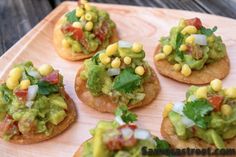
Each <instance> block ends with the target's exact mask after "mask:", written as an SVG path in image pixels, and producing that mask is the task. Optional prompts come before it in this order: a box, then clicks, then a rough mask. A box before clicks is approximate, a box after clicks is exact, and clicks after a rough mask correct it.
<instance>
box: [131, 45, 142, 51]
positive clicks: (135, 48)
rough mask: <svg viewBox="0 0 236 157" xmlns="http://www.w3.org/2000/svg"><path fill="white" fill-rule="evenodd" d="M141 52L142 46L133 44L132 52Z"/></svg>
mask: <svg viewBox="0 0 236 157" xmlns="http://www.w3.org/2000/svg"><path fill="white" fill-rule="evenodd" d="M142 50H143V45H142V44H140V43H133V45H132V51H134V52H136V53H139V52H141V51H142Z"/></svg>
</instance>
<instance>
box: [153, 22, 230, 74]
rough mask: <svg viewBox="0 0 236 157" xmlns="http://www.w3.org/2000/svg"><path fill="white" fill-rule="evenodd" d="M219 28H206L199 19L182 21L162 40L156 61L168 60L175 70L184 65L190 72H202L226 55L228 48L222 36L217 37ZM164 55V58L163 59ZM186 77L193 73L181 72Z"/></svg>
mask: <svg viewBox="0 0 236 157" xmlns="http://www.w3.org/2000/svg"><path fill="white" fill-rule="evenodd" d="M216 29H217V27H214V28H213V29H210V28H205V27H204V26H203V25H202V23H201V21H200V19H199V18H194V19H185V20H181V21H180V23H179V25H178V26H176V27H173V28H172V29H171V31H170V35H169V36H168V37H162V38H161V39H160V45H161V53H159V54H157V55H156V56H155V58H156V60H157V61H159V60H162V59H166V60H167V61H168V62H169V63H171V64H173V65H174V67H173V69H174V70H176V71H180V69H181V68H175V67H179V66H180V67H182V66H183V65H185V67H186V66H188V67H189V68H190V70H191V69H192V70H201V69H202V68H203V67H204V65H206V64H210V63H213V62H216V61H218V60H220V59H222V58H223V57H225V55H226V48H225V45H224V43H223V42H222V39H221V37H220V36H216V35H215V33H214V32H215V31H216ZM163 55H164V57H163ZM181 73H182V74H183V75H185V76H189V75H190V74H191V73H187V74H186V73H185V72H183V71H181Z"/></svg>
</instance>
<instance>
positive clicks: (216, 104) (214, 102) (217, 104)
mask: <svg viewBox="0 0 236 157" xmlns="http://www.w3.org/2000/svg"><path fill="white" fill-rule="evenodd" d="M223 100H224V97H223V96H219V95H215V96H211V97H209V98H208V101H209V102H210V103H211V104H212V105H213V107H214V109H215V110H216V111H219V110H220V106H221V103H222V101H223Z"/></svg>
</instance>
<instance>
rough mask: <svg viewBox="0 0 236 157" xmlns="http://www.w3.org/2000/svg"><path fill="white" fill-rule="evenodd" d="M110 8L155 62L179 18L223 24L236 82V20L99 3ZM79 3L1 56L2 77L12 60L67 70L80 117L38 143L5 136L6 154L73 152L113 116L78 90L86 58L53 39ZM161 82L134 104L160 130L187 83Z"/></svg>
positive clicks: (124, 33) (1, 146)
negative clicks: (67, 52)
mask: <svg viewBox="0 0 236 157" xmlns="http://www.w3.org/2000/svg"><path fill="white" fill-rule="evenodd" d="M95 5H96V6H98V7H99V8H103V9H105V10H107V11H108V12H109V13H110V15H111V18H112V19H113V20H114V21H115V22H116V24H117V28H118V31H119V35H120V37H121V38H122V39H124V40H129V41H138V42H142V43H143V44H144V49H145V51H146V52H147V54H146V60H148V62H149V63H150V64H151V66H152V67H154V64H153V59H152V56H153V53H154V49H155V47H156V45H157V44H158V40H159V38H160V37H161V36H163V35H167V34H168V32H169V29H170V28H171V27H172V26H174V25H176V24H177V23H178V20H179V19H180V18H193V17H199V18H201V19H202V21H203V23H204V25H206V26H209V27H213V26H215V25H216V26H218V31H217V34H220V35H222V36H223V40H224V42H225V43H226V46H227V50H228V54H229V58H230V60H231V70H230V74H229V75H228V77H227V78H226V79H224V84H225V85H226V86H233V85H235V84H236V83H235V82H234V81H235V80H236V66H234V65H235V64H236V54H235V53H236V36H235V34H236V31H235V30H236V21H235V20H233V19H229V18H223V17H219V16H213V15H207V14H201V13H195V12H186V11H178V10H168V9H153V8H144V7H143V8H142V7H132V6H119V5H105V4H95ZM75 7H76V3H75V2H64V3H62V5H60V6H59V7H58V8H56V9H55V10H54V11H53V12H52V13H50V14H49V15H48V16H47V17H46V18H45V19H44V20H43V21H41V22H40V23H39V24H38V25H37V26H36V27H35V28H34V29H33V30H32V31H30V32H29V33H28V34H27V35H26V36H25V37H23V38H22V39H21V40H20V41H19V42H18V43H17V44H16V45H15V46H13V47H12V48H11V49H9V50H8V52H6V53H5V54H4V55H3V56H2V57H1V58H0V79H5V78H6V74H7V71H8V70H9V69H10V68H11V67H12V65H14V64H16V63H19V62H22V61H27V60H32V61H33V62H34V63H35V65H36V66H38V65H40V64H43V63H50V64H52V65H53V66H54V67H55V68H57V69H59V70H60V71H61V73H62V74H63V75H64V80H65V85H66V90H67V92H68V93H69V95H70V96H71V97H72V98H73V99H74V101H75V103H76V107H77V110H78V114H79V116H78V119H77V121H76V123H75V124H74V125H73V126H72V127H71V128H69V129H68V130H67V131H66V132H64V133H63V134H61V135H59V136H58V137H56V138H53V139H51V140H49V141H45V142H42V143H38V144H33V145H15V144H10V143H7V142H4V141H2V140H0V152H1V153H0V156H1V157H13V156H14V157H36V156H40V157H58V156H62V157H70V156H72V155H73V153H74V152H75V151H76V149H77V148H78V147H79V145H80V144H81V143H83V142H84V141H85V140H86V139H88V138H89V137H90V135H89V130H90V129H91V128H93V127H95V125H96V123H97V122H98V121H99V120H100V119H107V120H109V119H113V115H112V114H103V113H99V112H97V111H95V110H93V109H92V108H89V107H87V106H85V105H84V104H82V103H81V102H80V100H79V99H78V98H77V97H76V94H75V92H74V77H75V75H76V72H77V70H78V69H79V67H80V66H81V64H82V62H69V61H66V60H63V59H61V58H60V57H58V56H57V54H56V52H55V49H54V47H53V44H52V32H53V26H54V24H55V22H56V21H57V20H58V18H59V17H60V16H61V15H62V14H63V13H65V12H66V11H68V10H72V9H73V8H75ZM158 77H159V79H160V82H161V87H162V89H161V92H160V94H159V95H158V97H157V98H156V100H155V101H154V102H153V103H152V104H151V105H149V106H147V107H144V108H141V109H136V110H134V111H135V112H136V113H137V114H138V115H139V121H138V124H139V125H140V126H142V127H144V128H147V129H150V130H151V131H152V133H153V134H155V135H158V136H160V124H161V121H162V115H161V112H162V109H163V107H164V104H166V103H167V102H169V101H179V100H182V99H184V96H185V91H186V89H187V87H188V86H187V85H184V84H181V83H178V82H175V81H173V80H171V79H168V78H165V77H162V76H160V75H159V74H158Z"/></svg>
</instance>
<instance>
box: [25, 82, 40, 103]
mask: <svg viewBox="0 0 236 157" xmlns="http://www.w3.org/2000/svg"><path fill="white" fill-rule="evenodd" d="M38 89H39V87H38V85H32V86H29V88H28V95H27V101H31V100H34V98H35V97H36V95H37V92H38Z"/></svg>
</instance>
